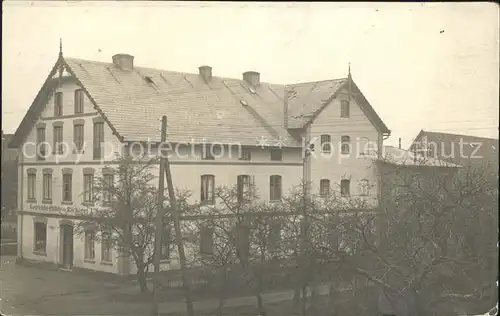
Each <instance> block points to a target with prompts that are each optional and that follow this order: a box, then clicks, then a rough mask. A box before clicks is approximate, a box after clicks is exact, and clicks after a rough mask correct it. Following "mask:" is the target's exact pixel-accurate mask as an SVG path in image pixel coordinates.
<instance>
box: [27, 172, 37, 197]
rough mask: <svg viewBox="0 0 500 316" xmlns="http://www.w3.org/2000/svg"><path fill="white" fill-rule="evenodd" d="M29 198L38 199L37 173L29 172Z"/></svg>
mask: <svg viewBox="0 0 500 316" xmlns="http://www.w3.org/2000/svg"><path fill="white" fill-rule="evenodd" d="M28 200H36V174H35V173H28Z"/></svg>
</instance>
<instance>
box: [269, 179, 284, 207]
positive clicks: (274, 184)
mask: <svg viewBox="0 0 500 316" xmlns="http://www.w3.org/2000/svg"><path fill="white" fill-rule="evenodd" d="M269 189H270V192H269V199H270V200H271V201H280V200H281V176H278V175H273V176H271V177H270V178H269Z"/></svg>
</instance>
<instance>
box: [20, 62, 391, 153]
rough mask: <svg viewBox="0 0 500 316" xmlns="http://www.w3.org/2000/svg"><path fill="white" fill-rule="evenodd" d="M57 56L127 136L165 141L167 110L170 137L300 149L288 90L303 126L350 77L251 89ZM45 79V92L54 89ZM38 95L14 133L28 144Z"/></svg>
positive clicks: (117, 129) (379, 122) (237, 82)
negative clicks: (163, 124) (281, 144)
mask: <svg viewBox="0 0 500 316" xmlns="http://www.w3.org/2000/svg"><path fill="white" fill-rule="evenodd" d="M59 61H60V62H61V64H62V65H63V66H64V67H65V68H66V70H67V71H68V72H69V73H70V74H71V75H73V76H74V77H75V78H76V79H77V81H78V82H79V83H80V84H81V85H82V87H84V89H85V90H86V92H87V95H88V96H89V98H90V99H91V100H92V102H94V106H95V107H96V109H97V110H98V111H99V112H100V113H101V114H102V115H103V117H104V118H105V119H106V121H107V122H108V124H109V125H110V127H111V128H112V130H113V131H114V132H115V134H116V135H117V136H118V137H119V138H120V139H121V140H122V141H148V140H150V141H159V139H160V128H159V126H160V119H161V116H162V115H167V117H168V129H167V134H168V140H169V141H171V142H181V143H187V142H192V141H194V142H199V141H202V140H203V141H205V142H217V143H225V144H227V143H238V144H241V145H248V146H255V145H257V144H258V143H259V141H260V140H268V141H269V144H271V145H272V144H274V143H275V141H276V140H279V139H282V140H285V142H284V143H285V144H284V145H285V146H286V147H299V146H301V142H300V141H299V140H297V139H295V138H294V137H293V136H292V135H291V134H290V133H289V131H288V130H287V129H286V128H285V127H284V121H285V120H284V115H285V113H284V112H285V111H284V107H285V101H284V99H285V91H287V95H288V118H289V120H288V121H289V122H288V128H302V127H304V126H305V125H306V124H309V123H311V122H312V120H313V119H314V117H315V116H316V115H317V114H318V113H319V112H320V111H321V110H322V109H323V108H324V107H325V106H326V105H327V104H328V103H329V102H330V101H331V100H332V99H333V98H334V97H335V95H336V93H337V92H338V91H339V90H340V88H342V87H343V85H344V84H345V83H346V82H347V79H334V80H326V81H320V82H311V83H301V84H294V85H286V86H284V85H275V84H270V83H264V82H261V83H260V84H259V85H258V86H257V87H252V86H250V85H249V84H248V83H247V82H246V81H243V80H238V79H231V78H223V77H216V76H212V78H211V79H210V80H209V81H205V80H204V79H203V78H202V77H201V76H200V75H199V74H197V73H196V74H195V73H179V72H173V71H166V70H160V69H153V68H145V67H137V66H136V67H134V70H133V71H124V70H121V69H120V68H118V67H117V66H115V65H114V64H113V63H104V62H97V61H89V60H83V59H76V58H62V56H61V57H60V59H59ZM56 67H57V63H56V66H54V69H55V68H56ZM54 69H53V71H52V72H51V74H52V75H53V74H54V73H55V71H54ZM51 77H52V76H49V78H51ZM49 81H50V80H47V82H49ZM47 82H46V83H45V84H44V87H42V89H41V90H40V92H39V95H43V91H44V90H45V89H48V88H50V84H48V83H47ZM353 86H354V87H355V85H354V84H353ZM355 89H356V91H359V89H357V87H355ZM39 99H40V97H37V99H36V100H35V102H34V104H33V105H32V107H31V108H30V110H29V111H28V114H27V116H26V117H25V119H24V120H23V122H22V123H21V126H20V127H19V129H18V131H16V135H15V137H14V140H13V142H12V146H15V145H18V144H20V143H21V142H22V138H23V137H24V136H23V135H24V133H26V132H25V131H24V132H23V128H22V127H23V125H24V126H25V127H24V129H26V128H28V125H30V123H31V122H32V121H33V120H34V119H35V116H36V115H35V114H34V113H36V112H37V110H36V108H37V106H36V105H35V104H36V103H37V102H38V101H39ZM360 100H361V102H360V104H361V107H362V108H363V111H365V113H367V116H368V117H369V118H370V119H371V120H372V122H373V123H374V125H376V126H377V128H378V129H379V130H381V131H382V132H384V133H385V132H389V130H388V129H387V127H386V126H385V125H384V123H383V122H382V120H381V119H380V118H379V117H378V116H377V114H376V113H375V111H374V110H373V108H372V107H371V105H370V104H369V103H368V102H367V101H366V99H364V97H362V95H361V99H360ZM38 103H40V102H38ZM38 106H40V105H38Z"/></svg>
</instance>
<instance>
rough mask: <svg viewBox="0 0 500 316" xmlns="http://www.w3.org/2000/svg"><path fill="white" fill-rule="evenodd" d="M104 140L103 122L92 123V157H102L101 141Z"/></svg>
mask: <svg viewBox="0 0 500 316" xmlns="http://www.w3.org/2000/svg"><path fill="white" fill-rule="evenodd" d="M103 142H104V122H95V123H94V159H101V158H102V143H103Z"/></svg>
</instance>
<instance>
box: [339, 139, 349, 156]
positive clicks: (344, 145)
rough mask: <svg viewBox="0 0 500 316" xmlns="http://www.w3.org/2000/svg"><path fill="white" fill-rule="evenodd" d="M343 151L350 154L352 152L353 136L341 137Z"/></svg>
mask: <svg viewBox="0 0 500 316" xmlns="http://www.w3.org/2000/svg"><path fill="white" fill-rule="evenodd" d="M341 146H342V147H341V153H342V154H348V153H350V152H351V138H350V137H349V136H342V139H341Z"/></svg>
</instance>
